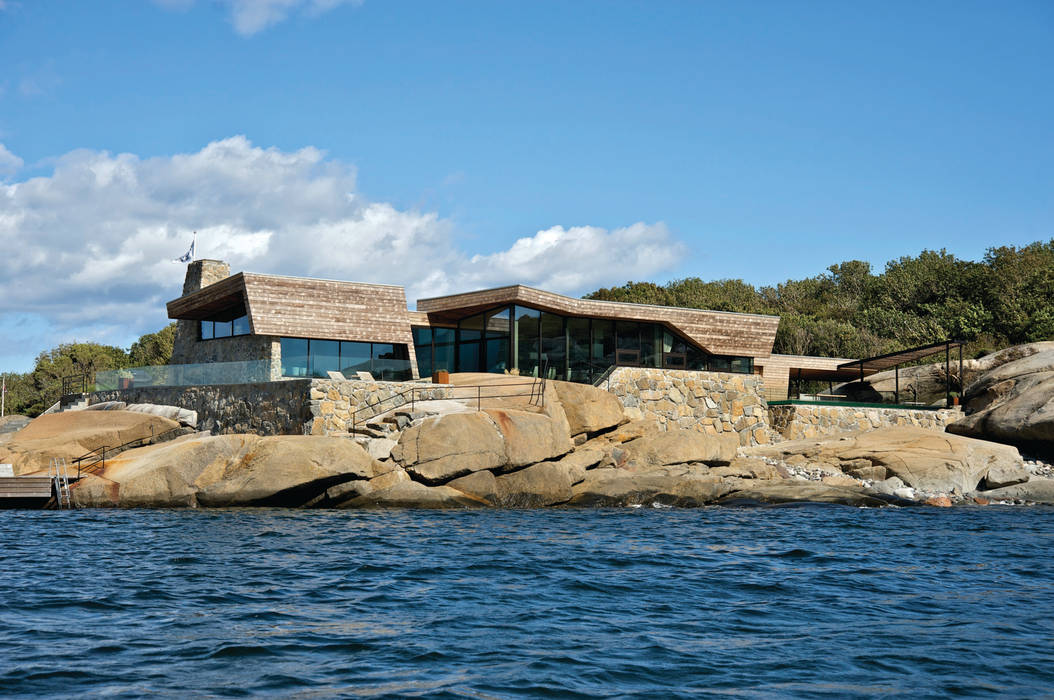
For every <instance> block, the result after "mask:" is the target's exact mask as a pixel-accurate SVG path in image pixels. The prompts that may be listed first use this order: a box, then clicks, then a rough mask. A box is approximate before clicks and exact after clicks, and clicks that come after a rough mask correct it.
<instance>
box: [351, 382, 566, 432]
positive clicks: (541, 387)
mask: <svg viewBox="0 0 1054 700" xmlns="http://www.w3.org/2000/svg"><path fill="white" fill-rule="evenodd" d="M440 386H449V387H450V388H451V389H452V390H453V391H454V392H457V390H459V389H475V390H476V397H475V398H476V410H477V411H482V410H483V399H511V398H521V397H524V396H526V397H528V400H527V403H528V404H530V405H535V404H534V402H535V400H536V398H537V400H538V402H539V403H538V405H539V406H541V407H543V408H544V407H545V378H544V377H543V378H540V379H535V380H533V381H530V382H516V383H514V384H497V385H495V384H462V385H456V384H438V385H437V384H425V385H422V386H419V387H411V388H409V389H406V390H404V391H400V392H399V393H398V394H393V395H391V396H389V397H387V398H385V399H381V400H380V401H378V402H377V403H374V404H371V403H368V402H367V403H366V405H365V406H362V407H361V408H358V409H356V410H354V411H352V413H351V432H355V431H356V430H358V427H359V425H358V424H359V414H360V413H364V412H365V411H376V410H377V409H378V408H379V407H380V406H383V405H384V404H386V403H388V402H389V401H395V400H396V399H400V398H401V399H403V400H402V402H401V403H397V404H396V405H394V406H392V407H391V408H387V409H385V410H383V411H379V412H375V413H373V414H372V415H370V416H369V417H367V418H365V419H363V420H362V421H361V422H362V423H363V425H365V424H366V423H367V421H370V420H372V419H374V418H377V417H379V416H383V415H384V414H386V413H390V412H392V411H396V410H398V409H400V408H402V407H403V406H405V405H406V404H410V411H413V410H414V408H415V406H416V403H417V401H422V400H424V401H429V400H446V401H464V400H466V399H467V400H469V401H471V400H472V396H461V397H458V396H451V397H450V398H447V399H419V398H417V392H421V393H424V392H426V391H435V390H436V388H437V387H440ZM512 386H529V387H531V390H530V391H529V392H517V393H512V394H487V395H484V393H483V390H484V389H494V390H497V391H500V390H501V389H503V388H504V387H512ZM407 395H409V400H407V398H406V397H407Z"/></svg>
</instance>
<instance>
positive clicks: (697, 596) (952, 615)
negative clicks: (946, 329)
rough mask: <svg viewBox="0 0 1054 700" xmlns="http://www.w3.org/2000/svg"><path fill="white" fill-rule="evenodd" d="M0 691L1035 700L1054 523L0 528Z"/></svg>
mask: <svg viewBox="0 0 1054 700" xmlns="http://www.w3.org/2000/svg"><path fill="white" fill-rule="evenodd" d="M0 538H2V541H3V542H4V543H5V545H4V547H2V548H0V586H2V588H3V591H4V595H3V596H2V597H0V648H2V649H3V650H4V651H3V654H2V655H0V691H2V692H0V695H3V696H4V697H55V696H59V697H65V696H73V695H80V694H90V695H107V696H113V697H118V698H124V697H129V698H130V697H143V696H147V695H149V696H153V697H166V698H167V697H173V698H175V697H179V698H182V697H187V696H195V697H248V696H257V695H263V696H275V697H292V698H324V697H371V698H386V697H430V698H445V697H452V698H453V697H458V698H464V697H469V698H505V697H561V698H563V697H581V698H606V697H632V696H644V697H696V696H698V695H700V694H711V695H732V696H736V697H748V698H753V697H771V696H773V695H777V696H784V695H793V696H803V695H804V696H815V697H842V696H846V695H865V696H871V695H883V696H885V695H889V696H897V695H901V696H910V697H944V696H948V695H967V696H977V695H981V696H990V695H1010V696H1034V695H1043V694H1046V693H1049V689H1050V688H1051V687H1054V664H1051V654H1050V651H1049V649H1050V640H1051V639H1052V638H1054V615H1051V611H1052V610H1054V560H1052V558H1051V556H1050V554H1051V552H1052V546H1051V545H1052V544H1054V509H1047V508H1032V509H1023V508H1002V507H988V508H983V509H981V508H978V509H952V510H948V511H938V510H921V509H904V510H901V509H886V510H858V509H851V508H842V507H836V506H830V507H825V506H804V507H797V508H763V509H759V508H754V509H750V508H736V509H720V508H704V509H696V510H677V509H650V508H641V509H624V510H616V509H612V510H594V511H578V510H549V511H467V512H414V511H387V512H340V511H288V510H277V509H276V510H262V509H261V510H215V511H200V512H199V511H146V510H144V511H79V512H61V513H60V512H49V513H44V512H10V511H9V512H0Z"/></svg>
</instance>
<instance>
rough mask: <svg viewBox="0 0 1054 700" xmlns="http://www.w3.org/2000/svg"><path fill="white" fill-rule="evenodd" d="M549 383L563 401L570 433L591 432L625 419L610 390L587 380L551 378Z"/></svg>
mask: <svg viewBox="0 0 1054 700" xmlns="http://www.w3.org/2000/svg"><path fill="white" fill-rule="evenodd" d="M551 385H552V386H553V388H554V389H555V391H556V395H557V397H559V399H560V403H561V404H562V405H563V408H564V414H565V415H566V416H567V423H568V430H569V431H570V433H571V435H578V434H579V433H593V432H596V431H598V430H604V429H605V428H610V427H613V426H616V425H618V424H619V423H622V422H624V421H625V420H626V419H625V416H624V415H623V413H622V404H621V403H619V400H618V399H617V398H616V397H615V395H614V394H611V393H609V392H606V391H604V390H603V389H597V388H596V387H593V386H590V385H588V384H574V383H572V382H551Z"/></svg>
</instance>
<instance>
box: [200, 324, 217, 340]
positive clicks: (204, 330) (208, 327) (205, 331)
mask: <svg viewBox="0 0 1054 700" xmlns="http://www.w3.org/2000/svg"><path fill="white" fill-rule="evenodd" d="M214 337H215V336H214V335H213V324H212V321H202V322H201V339H202V340H212V339H213V338H214Z"/></svg>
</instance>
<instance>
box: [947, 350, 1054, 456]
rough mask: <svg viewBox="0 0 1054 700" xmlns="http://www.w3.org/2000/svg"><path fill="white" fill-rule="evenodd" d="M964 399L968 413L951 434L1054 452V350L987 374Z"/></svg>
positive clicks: (1045, 452) (1042, 451) (1034, 355)
mask: <svg viewBox="0 0 1054 700" xmlns="http://www.w3.org/2000/svg"><path fill="white" fill-rule="evenodd" d="M1050 345H1054V343H1050ZM964 398H965V402H964V410H965V411H966V413H967V415H966V416H965V417H964V418H963V419H962V420H960V421H958V422H956V423H954V424H952V425H950V426H949V427H948V431H949V432H953V433H956V434H958V435H968V436H971V437H977V438H983V439H986V440H996V441H999V442H1005V443H1009V444H1012V445H1020V446H1023V447H1027V448H1029V449H1030V450H1032V451H1036V452H1040V453H1043V454H1054V349H1050V350H1043V351H1040V352H1037V353H1034V354H1030V355H1027V356H1025V357H1022V358H1020V359H1016V360H1013V361H1012V362H1007V363H1005V364H1001V365H999V366H997V367H995V368H994V369H992V370H990V371H988V372H985V373H984V374H983V375H981V377H980V378H978V379H977V381H975V382H974V383H972V384H970V385H969V386H968V387H967V388H966V392H965V396H964Z"/></svg>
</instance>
